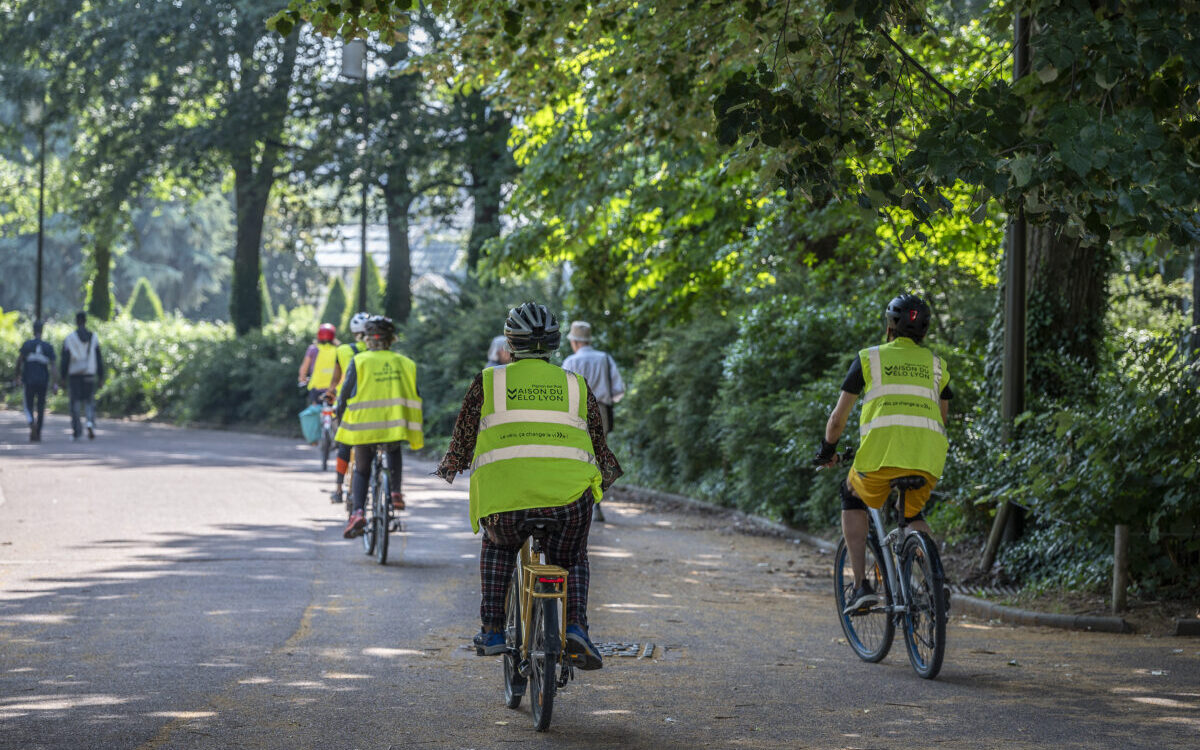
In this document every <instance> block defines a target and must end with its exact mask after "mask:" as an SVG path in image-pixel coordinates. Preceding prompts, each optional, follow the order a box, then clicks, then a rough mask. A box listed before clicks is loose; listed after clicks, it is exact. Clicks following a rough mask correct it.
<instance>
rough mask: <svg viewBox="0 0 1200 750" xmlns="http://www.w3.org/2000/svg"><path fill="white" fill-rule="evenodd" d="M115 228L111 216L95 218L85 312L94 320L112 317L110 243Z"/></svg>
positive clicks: (113, 236) (114, 234)
mask: <svg viewBox="0 0 1200 750" xmlns="http://www.w3.org/2000/svg"><path fill="white" fill-rule="evenodd" d="M115 229H116V227H115V219H114V218H112V217H111V216H106V217H103V218H100V219H98V220H97V226H96V241H95V245H94V246H93V247H92V266H93V268H92V278H91V283H90V284H89V288H88V299H87V313H88V315H90V316H91V317H92V318H94V319H96V320H112V317H113V294H112V243H113V239H114V238H115V236H116V231H115Z"/></svg>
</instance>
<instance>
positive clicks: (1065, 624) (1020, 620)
mask: <svg viewBox="0 0 1200 750" xmlns="http://www.w3.org/2000/svg"><path fill="white" fill-rule="evenodd" d="M950 611H951V613H952V614H967V615H972V616H974V617H980V618H983V619H988V620H999V621H1000V622H1003V623H1006V624H1009V625H1038V626H1041V627H1046V628H1061V629H1063V630H1089V631H1092V632H1096V633H1132V632H1133V627H1132V626H1131V625H1130V624H1129V623H1127V622H1125V619H1124V618H1121V617H1101V616H1096V615H1060V614H1051V613H1049V612H1034V611H1033V610H1029V609H1018V608H1017V607H1007V606H1005V605H1003V604H997V603H995V602H992V601H988V600H987V599H980V598H979V597H975V596H970V595H968V594H959V593H957V592H955V593H954V594H952V595H951V599H950Z"/></svg>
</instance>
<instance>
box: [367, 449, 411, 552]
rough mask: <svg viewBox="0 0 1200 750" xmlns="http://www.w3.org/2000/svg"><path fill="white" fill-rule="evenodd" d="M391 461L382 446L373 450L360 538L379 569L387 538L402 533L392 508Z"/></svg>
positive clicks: (386, 546)
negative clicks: (392, 534)
mask: <svg viewBox="0 0 1200 750" xmlns="http://www.w3.org/2000/svg"><path fill="white" fill-rule="evenodd" d="M391 465H392V460H391V458H390V457H389V456H388V452H387V450H385V448H384V446H382V445H377V446H375V458H374V459H373V460H372V461H371V474H370V477H371V479H370V484H368V485H367V493H368V496H367V499H368V500H369V502H368V503H367V506H366V508H364V509H363V510H364V512H365V514H366V521H367V525H366V528H365V531H364V533H363V535H362V540H363V550H364V551H365V552H366V554H368V555H370V554H374V555H375V561H376V562H378V563H379V564H380V565H386V564H387V557H388V534H389V533H390V532H393V531H396V532H399V531H403V530H404V527H403V523H402V522H401V521H400V515H399V511H397V510H396V509H395V508H394V507H393V506H392V486H391V485H392V480H391V476H392V475H391Z"/></svg>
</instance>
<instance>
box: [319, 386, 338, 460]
mask: <svg viewBox="0 0 1200 750" xmlns="http://www.w3.org/2000/svg"><path fill="white" fill-rule="evenodd" d="M333 411H334V410H333V403H332V402H330V400H329V399H328V398H323V399H321V440H320V442H319V443H318V448H317V449H318V450H319V451H320V452H321V471H327V470H328V469H329V454H330V452H331V451H332V450H333V436H334V435H335V434H337V430H336V429H334V426H333V422H334V419H333Z"/></svg>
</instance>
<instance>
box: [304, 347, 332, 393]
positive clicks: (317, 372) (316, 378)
mask: <svg viewBox="0 0 1200 750" xmlns="http://www.w3.org/2000/svg"><path fill="white" fill-rule="evenodd" d="M336 362H337V347H336V346H334V345H333V344H327V343H324V342H322V343H319V344H317V359H316V361H315V362H313V371H312V377H310V378H309V379H308V390H310V391H315V390H317V389H318V388H320V389H321V390H324V389H326V388H328V387H329V386H330V385H331V384H332V383H333V365H334V363H336Z"/></svg>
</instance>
